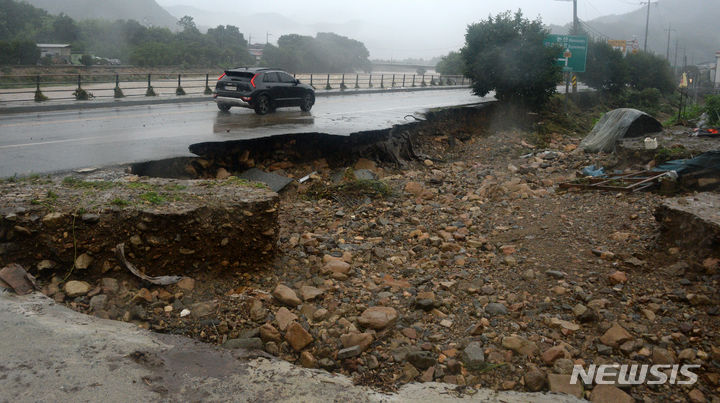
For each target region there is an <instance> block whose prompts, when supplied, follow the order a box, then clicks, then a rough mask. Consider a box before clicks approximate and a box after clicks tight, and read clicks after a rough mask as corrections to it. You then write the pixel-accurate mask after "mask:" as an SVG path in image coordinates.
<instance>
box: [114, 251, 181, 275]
mask: <svg viewBox="0 0 720 403" xmlns="http://www.w3.org/2000/svg"><path fill="white" fill-rule="evenodd" d="M115 254H116V255H117V257H118V259H120V261H121V262H122V263H123V264H124V265H125V267H127V269H128V270H130V272H131V273H132V274H134V275H136V276H137V277H139V278H141V279H143V280H145V281H147V282H148V283H152V284H155V285H171V284H175V283H177V282H178V281H180V280H182V279H183V277H182V276H158V277H150V276H147V275H145V274H144V273H141V272H140V271H139V270H138V269H137V268H136V267H135V266H134V265H133V264H132V263H130V262H128V260H127V259H126V258H125V244H124V243H120V244H118V245H117V246H116V247H115Z"/></svg>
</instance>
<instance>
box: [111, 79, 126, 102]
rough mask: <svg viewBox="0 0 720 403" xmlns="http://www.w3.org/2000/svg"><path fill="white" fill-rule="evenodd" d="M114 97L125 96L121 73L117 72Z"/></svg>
mask: <svg viewBox="0 0 720 403" xmlns="http://www.w3.org/2000/svg"><path fill="white" fill-rule="evenodd" d="M113 92H114V95H113V96H114V97H115V98H124V97H125V94H123V92H122V90H121V89H120V74H115V88H113Z"/></svg>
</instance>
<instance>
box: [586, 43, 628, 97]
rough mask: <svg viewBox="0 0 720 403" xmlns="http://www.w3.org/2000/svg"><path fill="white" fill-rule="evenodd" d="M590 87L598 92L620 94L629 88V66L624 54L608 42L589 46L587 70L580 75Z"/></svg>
mask: <svg viewBox="0 0 720 403" xmlns="http://www.w3.org/2000/svg"><path fill="white" fill-rule="evenodd" d="M579 78H580V80H582V81H583V82H584V83H585V84H587V85H588V86H590V87H592V88H595V89H596V90H598V91H602V92H606V93H610V94H618V93H620V92H622V91H623V90H624V89H625V87H626V86H627V82H628V78H629V76H628V66H627V63H626V62H625V58H624V56H623V54H622V53H621V52H620V51H619V50H615V49H613V48H612V46H610V45H609V44H608V43H607V42H603V41H591V42H590V43H589V44H588V55H587V70H586V71H585V73H580V74H579Z"/></svg>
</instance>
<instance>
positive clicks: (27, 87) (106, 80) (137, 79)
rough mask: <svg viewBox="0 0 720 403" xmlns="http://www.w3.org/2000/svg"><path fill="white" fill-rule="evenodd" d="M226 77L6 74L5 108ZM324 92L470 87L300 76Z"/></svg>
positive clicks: (198, 89)
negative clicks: (22, 103) (24, 103)
mask: <svg viewBox="0 0 720 403" xmlns="http://www.w3.org/2000/svg"><path fill="white" fill-rule="evenodd" d="M220 74H221V73H217V72H213V73H205V74H183V73H166V74H157V73H148V74H138V73H107V74H40V75H0V105H2V104H7V103H15V102H23V101H25V102H31V101H35V102H44V101H63V100H64V101H71V100H77V101H84V100H89V99H93V98H96V99H102V98H107V99H118V98H125V97H153V96H187V95H196V96H197V95H208V96H209V95H211V94H212V92H213V89H214V88H215V82H216V81H217V77H218V76H219V75H220ZM294 76H295V77H296V78H297V79H299V80H300V81H301V82H303V83H306V84H310V85H312V86H313V87H314V88H315V89H316V90H318V91H353V90H367V89H377V90H381V89H391V88H422V87H434V86H437V87H440V86H468V85H469V84H470V81H469V79H467V78H465V77H463V76H445V75H437V74H426V75H419V74H403V73H372V74H370V73H368V74H327V73H324V74H315V73H312V74H309V73H308V74H294Z"/></svg>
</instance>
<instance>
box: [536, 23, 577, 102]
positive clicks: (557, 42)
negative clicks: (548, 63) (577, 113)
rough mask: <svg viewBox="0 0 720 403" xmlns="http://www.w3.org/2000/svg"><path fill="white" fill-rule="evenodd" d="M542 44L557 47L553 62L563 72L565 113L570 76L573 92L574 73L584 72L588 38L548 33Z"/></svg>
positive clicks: (574, 83) (574, 84)
mask: <svg viewBox="0 0 720 403" xmlns="http://www.w3.org/2000/svg"><path fill="white" fill-rule="evenodd" d="M543 45H545V46H548V47H557V48H558V49H559V54H558V56H557V58H556V59H555V63H556V64H557V65H559V66H560V67H562V71H563V73H565V113H567V102H568V101H567V100H568V96H569V95H568V94H569V93H570V78H571V76H572V78H573V92H576V91H577V84H576V80H577V79H576V77H575V74H574V73H584V72H585V64H586V62H587V48H588V38H587V36H584V35H548V37H547V38H545V40H544V41H543Z"/></svg>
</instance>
